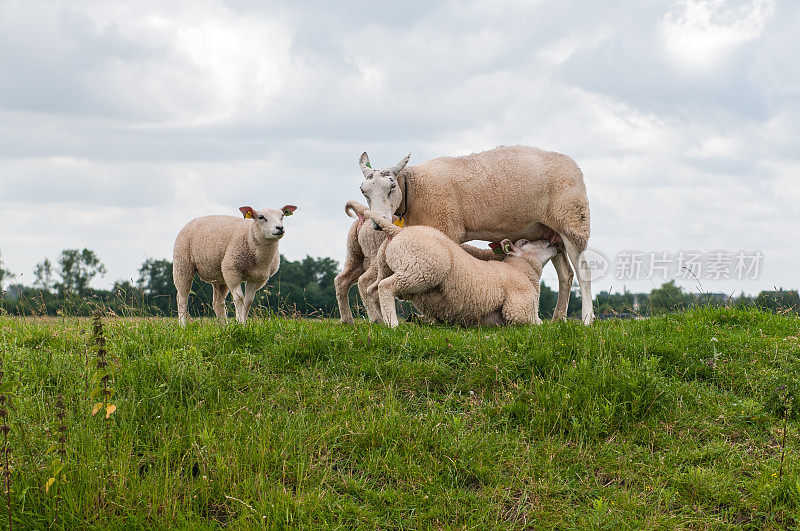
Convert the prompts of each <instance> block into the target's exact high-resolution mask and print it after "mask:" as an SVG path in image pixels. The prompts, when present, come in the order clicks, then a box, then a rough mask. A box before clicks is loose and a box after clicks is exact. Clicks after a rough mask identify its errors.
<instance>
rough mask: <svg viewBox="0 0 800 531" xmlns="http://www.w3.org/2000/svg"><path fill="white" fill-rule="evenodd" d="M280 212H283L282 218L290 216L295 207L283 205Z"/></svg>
mask: <svg viewBox="0 0 800 531" xmlns="http://www.w3.org/2000/svg"><path fill="white" fill-rule="evenodd" d="M281 210H283V215H284V216H291V215H292V214H294V211H295V210H297V207H296V206H294V205H284V206H283V208H281Z"/></svg>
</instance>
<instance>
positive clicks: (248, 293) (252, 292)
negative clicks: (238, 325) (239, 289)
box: [242, 282, 263, 322]
mask: <svg viewBox="0 0 800 531" xmlns="http://www.w3.org/2000/svg"><path fill="white" fill-rule="evenodd" d="M261 286H263V284H261V283H257V282H246V283H245V285H244V319H242V322H245V321H246V320H247V314H248V313H250V306H251V305H252V304H253V299H254V298H255V296H256V291H258V288H260V287H261Z"/></svg>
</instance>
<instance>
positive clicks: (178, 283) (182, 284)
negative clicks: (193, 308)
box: [172, 267, 194, 326]
mask: <svg viewBox="0 0 800 531" xmlns="http://www.w3.org/2000/svg"><path fill="white" fill-rule="evenodd" d="M189 273H190V272H188V271H185V270H183V269H182V268H179V267H174V268H173V270H172V278H173V281H174V283H175V290H176V291H177V292H178V323H180V325H181V326H186V319H187V318H188V316H189V292H190V291H191V290H192V280H194V271H191V274H189Z"/></svg>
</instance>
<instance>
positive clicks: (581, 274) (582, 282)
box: [561, 234, 594, 325]
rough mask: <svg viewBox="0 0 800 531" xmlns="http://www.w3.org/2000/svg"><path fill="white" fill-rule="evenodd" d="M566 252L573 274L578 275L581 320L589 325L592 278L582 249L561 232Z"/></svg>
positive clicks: (591, 307) (590, 321)
mask: <svg viewBox="0 0 800 531" xmlns="http://www.w3.org/2000/svg"><path fill="white" fill-rule="evenodd" d="M561 237H562V238H563V240H564V246H565V247H566V248H567V254H568V255H569V259H570V261H571V262H572V266H573V268H574V269H575V276H577V277H578V285H579V286H580V287H581V321H583V324H585V325H589V324H592V321H594V306H593V305H592V280H591V270H590V269H589V263H588V262H587V261H586V258H584V256H583V254H582V253H583V249H581V248H579V247H578V246H577V245H576V244H575V243H573V242H572V241H571V240H570V239H569V238H568V237H566V236H565V235H564V234H561Z"/></svg>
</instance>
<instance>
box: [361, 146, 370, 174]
mask: <svg viewBox="0 0 800 531" xmlns="http://www.w3.org/2000/svg"><path fill="white" fill-rule="evenodd" d="M358 165H359V167H361V173H363V174H364V177H370V176H372V165H371V164H370V163H369V155H367V152H366V151H365V152H364V153H362V154H361V158H360V159H358Z"/></svg>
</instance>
